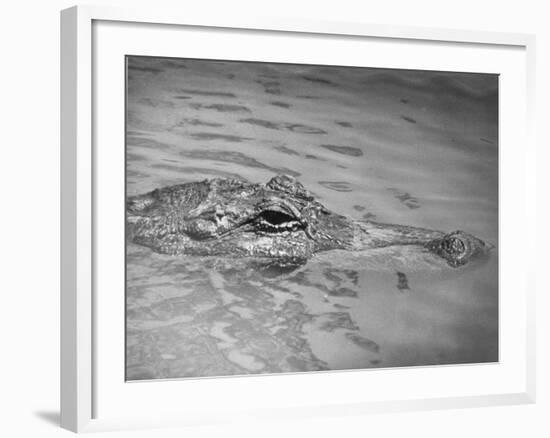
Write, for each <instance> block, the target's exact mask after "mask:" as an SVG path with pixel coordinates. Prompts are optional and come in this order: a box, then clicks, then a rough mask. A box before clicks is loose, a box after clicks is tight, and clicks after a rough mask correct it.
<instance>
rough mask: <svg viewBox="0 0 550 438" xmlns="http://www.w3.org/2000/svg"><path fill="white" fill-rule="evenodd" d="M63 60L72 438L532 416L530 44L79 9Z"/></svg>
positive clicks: (68, 28) (68, 424) (66, 400)
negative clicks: (467, 415)
mask: <svg viewBox="0 0 550 438" xmlns="http://www.w3.org/2000/svg"><path fill="white" fill-rule="evenodd" d="M61 44H62V333H61V341H62V389H61V392H62V426H63V427H65V428H68V429H71V430H74V431H84V430H86V431H89V430H91V431H96V430H105V429H113V428H141V427H151V426H155V427H158V426H162V425H186V424H204V423H208V422H219V421H224V420H226V419H229V418H231V419H233V420H234V419H239V418H243V419H244V418H249V417H250V416H253V417H254V418H273V417H282V418H284V417H297V416H298V417H300V416H311V415H321V414H322V415H339V414H341V413H342V412H347V413H350V412H351V413H355V414H358V415H359V414H364V413H368V412H373V411H395V410H410V409H426V408H428V409H438V408H445V407H454V406H481V405H490V404H509V403H526V402H531V401H533V400H534V378H535V376H534V370H533V367H534V365H533V364H534V359H533V355H534V347H533V330H534V319H533V303H532V298H531V296H532V294H533V293H534V291H533V290H532V288H533V286H532V278H533V276H532V272H531V269H532V268H531V266H532V264H531V260H530V257H533V255H532V254H534V252H533V251H531V250H530V248H531V247H532V245H533V244H534V240H533V239H532V238H531V236H527V238H526V235H525V233H522V234H521V235H520V234H519V233H517V232H516V230H517V229H519V228H521V229H524V230H525V229H526V228H527V229H534V222H535V219H534V212H533V211H534V209H533V208H532V207H533V206H534V203H535V201H534V190H533V187H534V176H533V171H534V145H533V142H532V138H531V130H530V120H531V117H532V114H531V111H532V95H533V86H534V84H533V78H532V75H533V70H532V64H533V56H534V55H533V50H534V40H533V37H532V36H529V35H512V34H497V33H487V32H463V31H451V30H438V29H419V28H403V27H388V26H376V25H370V24H369V25H367V24H349V23H345V24H342V23H314V22H308V21H305V20H304V21H296V20H285V21H277V20H274V19H268V18H266V19H265V20H258V19H257V18H255V19H253V20H252V19H247V18H246V17H242V16H241V17H239V18H231V19H228V18H227V17H226V18H219V17H218V18H216V17H214V16H210V17H195V16H190V15H181V16H178V15H177V14H174V13H161V12H159V11H154V10H152V11H128V10H121V9H110V8H103V7H102V8H95V7H75V8H71V9H68V10H65V11H63V12H62V41H61ZM519 200H522V201H521V202H522V203H523V207H522V208H518V203H519V202H520V201H519ZM526 224H527V227H526Z"/></svg>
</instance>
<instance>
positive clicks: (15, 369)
mask: <svg viewBox="0 0 550 438" xmlns="http://www.w3.org/2000/svg"><path fill="white" fill-rule="evenodd" d="M95 3H97V4H111V5H125V6H127V5H135V6H139V5H155V6H159V7H180V8H191V7H192V8H193V9H198V10H204V11H209V10H210V11H211V10H216V11H222V13H223V12H224V11H227V12H232V13H234V12H235V11H238V10H243V11H245V10H246V11H247V12H251V11H253V12H257V13H258V14H259V15H265V14H273V15H280V16H290V17H291V16H300V17H308V18H311V19H330V20H344V21H364V22H372V23H389V24H407V25H410V24H414V25H419V26H432V27H450V28H459V29H460V28H462V29H483V30H495V31H504V32H528V33H536V34H537V38H538V40H537V45H538V48H537V50H538V52H537V82H538V83H537V107H538V108H537V113H538V119H537V128H538V133H537V135H538V141H539V159H538V178H539V205H540V208H539V228H538V230H539V233H540V244H539V246H538V255H539V258H538V266H537V272H538V274H539V277H538V284H539V288H538V309H539V310H538V312H537V313H538V328H539V330H538V331H539V333H538V340H537V343H538V346H539V353H538V370H539V371H538V388H539V396H538V403H537V404H536V405H529V406H513V407H496V408H483V409H463V410H453V411H437V412H420V413H406V414H397V415H395V414H394V415H387V414H382V415H372V416H367V417H346V418H328V419H312V420H307V421H296V422H292V423H284V424H270V425H268V426H267V427H266V425H255V424H247V425H242V424H238V425H234V426H226V427H223V428H220V427H203V428H195V429H187V430H179V431H177V430H176V431H174V430H164V431H141V432H117V433H111V434H109V435H108V436H113V437H119V436H120V437H123V436H145V437H149V436H155V437H156V436H160V437H164V436H167V437H168V436H181V435H182V434H186V435H187V436H193V437H195V436H197V437H218V436H220V435H223V436H225V437H227V436H230V437H232V436H239V437H242V436H250V437H253V436H259V435H261V436H262V437H279V436H281V435H286V436H291V437H292V436H299V435H303V436H312V435H317V436H320V437H333V436H335V435H336V436H338V435H340V436H342V435H351V436H364V435H367V434H368V435H370V436H376V435H383V436H390V437H393V436H395V437H398V436H399V437H401V436H408V437H411V436H412V437H416V436H422V437H432V436H433V437H440V436H442V435H444V436H446V437H448V438H451V437H464V436H474V437H477V436H499V437H508V436H510V437H512V436H514V437H516V436H529V437H539V436H540V437H542V436H548V435H547V434H548V433H549V431H550V425H549V424H548V420H547V417H548V412H550V383H549V379H548V371H547V370H548V369H549V365H550V363H549V362H550V361H549V359H550V354H549V353H550V349H549V346H550V342H549V333H550V323H549V322H548V321H549V319H550V318H548V317H547V312H548V310H547V309H549V308H550V299H549V298H548V293H547V292H548V291H547V290H546V289H547V287H545V286H546V285H545V284H544V280H545V272H546V270H547V269H548V267H547V261H548V256H547V254H546V252H545V251H544V248H545V247H547V246H548V244H550V242H549V236H548V235H547V234H543V232H544V230H545V227H544V226H543V225H546V224H547V223H548V220H549V209H548V207H547V206H546V205H543V204H542V201H543V200H545V199H547V198H548V197H547V196H546V193H547V190H545V189H547V188H548V187H549V184H548V183H549V176H548V171H547V165H548V164H550V161H549V152H548V149H547V148H545V147H544V146H543V145H548V144H549V142H548V132H547V131H546V130H545V129H544V127H545V125H546V124H547V122H546V117H545V116H547V114H548V108H547V104H546V99H547V98H548V97H550V93H549V85H548V82H547V81H546V80H547V78H549V77H550V27H549V26H548V20H547V19H548V12H547V11H546V8H545V2H543V1H536V0H524V1H522V2H519V3H518V2H508V3H505V2H501V1H497V0H485V1H481V0H461V1H460V2H441V1H439V2H438V1H431V0H415V1H414V2H411V1H406V0H388V1H386V2H373V1H352V0H339V1H338V2H327V3H321V2H316V1H315V0H278V1H277V2H269V3H268V2H254V1H253V0H232V1H231V2H225V3H224V2H223V1H222V0H218V1H214V0H212V1H209V0H203V1H201V2H200V4H198V5H197V4H195V3H191V2H189V1H181V0H180V1H176V0H173V1H169V0H156V1H155V2H146V1H136V0H134V1H130V0H126V1H114V0H113V1H96V2H95ZM72 5H73V2H72V1H64V0H50V1H48V2H44V1H39V0H28V1H25V2H17V3H16V2H10V3H9V4H5V5H3V6H4V7H3V8H2V18H1V21H2V25H1V26H0V32H1V36H2V37H1V38H0V48H1V53H2V57H1V58H0V59H1V68H0V87H1V88H0V90H1V91H0V99H1V100H0V111H1V114H2V120H3V123H2V125H1V126H2V128H1V132H2V137H3V141H2V145H1V151H2V155H1V158H0V190H1V194H2V196H1V198H0V199H1V207H0V212H1V213H0V233H1V234H0V260H1V263H0V273H1V278H2V281H1V283H0V291H1V294H2V297H4V301H3V303H2V304H3V305H2V306H0V348H1V350H0V351H1V359H0V375H1V376H2V378H3V382H2V384H1V386H0V412H1V415H0V434H1V435H3V436H10V437H18V436H28V437H34V436H40V437H56V436H69V433H68V432H66V431H63V430H60V429H59V428H58V427H57V422H58V416H59V411H58V404H59V390H58V388H59V375H58V374H59V373H58V369H59V341H58V338H59V336H58V335H59V10H60V9H63V8H65V7H69V6H72ZM518 147H521V145H518Z"/></svg>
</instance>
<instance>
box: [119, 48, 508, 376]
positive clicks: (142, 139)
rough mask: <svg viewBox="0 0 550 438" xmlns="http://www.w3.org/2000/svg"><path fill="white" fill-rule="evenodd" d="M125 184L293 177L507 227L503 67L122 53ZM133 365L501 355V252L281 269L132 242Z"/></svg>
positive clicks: (475, 229)
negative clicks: (502, 203)
mask: <svg viewBox="0 0 550 438" xmlns="http://www.w3.org/2000/svg"><path fill="white" fill-rule="evenodd" d="M128 67H129V68H128V103H127V193H128V195H129V196H131V195H136V194H140V193H144V192H148V191H150V190H153V189H154V188H157V187H162V186H167V185H171V184H178V183H182V182H190V181H198V180H202V179H205V178H212V177H232V178H239V179H244V180H248V181H250V182H267V181H268V180H269V179H270V178H271V177H273V176H274V175H275V174H277V173H287V174H291V175H294V176H296V177H297V178H298V179H299V180H300V181H301V182H302V183H303V184H304V186H305V187H306V188H307V189H309V190H310V191H312V192H313V193H314V194H315V195H316V197H317V198H318V199H319V200H320V202H322V203H323V204H324V205H325V206H327V207H328V208H329V209H330V210H332V211H334V212H337V213H340V214H344V215H346V216H348V217H352V218H355V219H373V220H377V221H381V222H388V223H398V224H406V225H413V226H419V227H425V228H431V229H437V230H443V231H452V230H455V229H463V230H464V231H467V232H469V233H471V234H473V235H475V236H477V237H479V238H481V239H483V240H484V241H486V242H489V243H491V244H493V245H496V244H497V241H498V147H497V145H498V120H497V107H498V102H497V78H496V76H491V75H473V74H447V73H441V72H417V71H398V70H380V69H353V68H347V69H343V68H331V67H326V66H296V65H294V66H291V65H276V64H259V63H235V62H215V61H200V60H177V59H166V58H165V59H162V58H158V59H156V58H137V57H134V58H129V65H128ZM126 349H127V354H126V359H127V379H129V380H139V379H158V378H181V377H199V376H223V375H243V374H253V373H279V372H297V371H318V370H337V369H351V368H353V369H357V368H375V367H398V366H399V367H402V366H416V365H434V364H459V363H480V362H493V361H497V360H498V260H497V251H496V250H494V251H492V254H491V256H490V258H489V259H488V260H486V261H485V262H484V263H478V264H474V265H470V266H466V267H462V268H458V269H453V268H450V267H448V266H447V265H445V263H444V262H442V261H441V260H438V259H436V258H434V257H428V256H427V255H425V254H421V253H420V252H419V251H418V250H417V249H415V248H411V247H409V248H406V247H403V248H392V249H386V250H376V251H371V252H369V253H367V254H350V253H347V252H345V251H334V252H330V253H325V254H322V255H319V256H316V257H314V258H313V259H312V260H310V261H309V262H308V263H307V264H306V265H305V266H302V267H300V268H298V269H295V270H290V269H289V270H288V271H287V272H282V271H281V270H279V269H277V268H276V267H273V266H269V265H265V264H263V263H261V262H259V261H254V260H245V259H240V260H235V259H233V260H232V259H224V258H216V257H210V258H198V257H173V256H166V255H161V254H156V253H154V252H152V251H151V250H149V249H148V248H145V247H141V246H137V245H134V244H132V243H128V247H127V347H126Z"/></svg>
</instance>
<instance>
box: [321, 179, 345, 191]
mask: <svg viewBox="0 0 550 438" xmlns="http://www.w3.org/2000/svg"><path fill="white" fill-rule="evenodd" d="M319 184H321V185H322V186H323V187H326V188H327V189H330V190H334V191H336V192H351V191H353V189H352V188H351V185H350V184H349V183H348V182H345V181H319Z"/></svg>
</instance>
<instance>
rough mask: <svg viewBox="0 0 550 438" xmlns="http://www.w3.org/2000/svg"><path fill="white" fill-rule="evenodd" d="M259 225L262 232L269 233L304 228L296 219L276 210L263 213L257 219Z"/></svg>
mask: <svg viewBox="0 0 550 438" xmlns="http://www.w3.org/2000/svg"><path fill="white" fill-rule="evenodd" d="M257 224H258V226H259V228H260V230H262V231H268V232H282V231H294V230H297V229H298V228H301V227H302V224H301V223H300V221H298V220H296V218H295V217H293V216H290V215H288V214H286V213H283V212H281V211H275V210H265V211H263V212H262V213H261V214H260V215H259V216H258V218H257Z"/></svg>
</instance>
